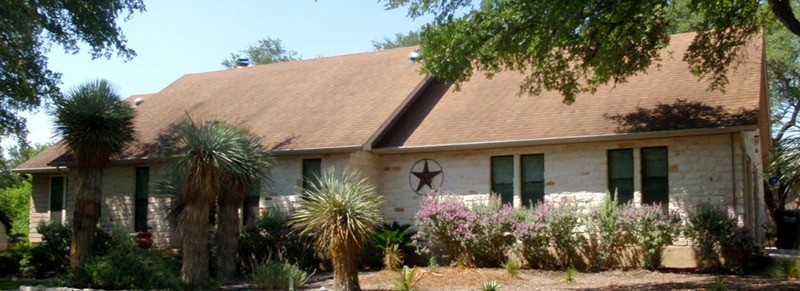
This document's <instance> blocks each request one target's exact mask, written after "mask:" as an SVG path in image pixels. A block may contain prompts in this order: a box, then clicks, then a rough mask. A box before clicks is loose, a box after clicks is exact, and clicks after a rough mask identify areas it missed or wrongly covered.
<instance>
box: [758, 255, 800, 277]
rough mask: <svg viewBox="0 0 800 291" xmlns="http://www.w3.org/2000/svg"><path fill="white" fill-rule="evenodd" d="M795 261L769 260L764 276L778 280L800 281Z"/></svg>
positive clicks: (783, 259)
mask: <svg viewBox="0 0 800 291" xmlns="http://www.w3.org/2000/svg"><path fill="white" fill-rule="evenodd" d="M798 270H800V268H798V263H797V260H795V259H791V258H770V259H769V265H768V266H767V268H766V275H768V276H770V277H772V278H780V279H800V272H798Z"/></svg>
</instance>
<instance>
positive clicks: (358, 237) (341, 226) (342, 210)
mask: <svg viewBox="0 0 800 291" xmlns="http://www.w3.org/2000/svg"><path fill="white" fill-rule="evenodd" d="M381 204H383V200H382V198H381V196H379V195H378V194H377V193H376V192H375V186H374V185H372V184H371V183H369V181H368V180H367V179H366V178H363V177H361V176H360V174H359V173H358V172H357V171H350V170H344V171H342V172H337V171H336V169H335V168H333V167H331V168H326V169H324V170H323V171H322V173H321V175H320V176H319V177H318V178H317V179H316V182H315V183H314V185H313V187H311V189H310V190H305V191H304V192H303V193H302V195H301V198H300V200H299V201H298V202H297V210H296V212H295V214H294V216H293V218H292V221H291V225H292V228H293V229H295V230H296V231H298V232H299V233H300V234H302V235H311V236H313V237H314V239H315V244H316V245H317V247H318V248H319V249H321V250H324V253H325V255H326V256H327V257H328V258H329V259H330V260H331V263H332V264H333V278H334V283H333V288H334V289H336V290H358V289H360V286H359V284H358V265H357V263H358V256H359V254H360V253H361V252H362V251H363V249H364V246H365V245H366V244H367V241H368V240H369V238H370V237H371V236H372V235H373V234H374V233H375V231H376V230H377V228H378V227H379V226H380V225H381V223H382V222H383V217H382V214H381Z"/></svg>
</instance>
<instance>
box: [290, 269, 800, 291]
mask: <svg viewBox="0 0 800 291" xmlns="http://www.w3.org/2000/svg"><path fill="white" fill-rule="evenodd" d="M420 271H422V273H423V274H424V275H423V277H422V279H421V280H420V281H419V283H418V285H417V287H418V288H419V289H420V290H479V289H478V288H479V287H480V285H481V283H483V282H486V281H491V280H496V281H497V282H498V283H499V284H500V285H502V287H501V290H606V289H614V290H698V289H700V290H704V289H705V290H707V289H711V288H714V287H717V286H718V284H719V283H718V280H719V278H722V284H723V285H724V286H725V288H727V290H800V281H798V280H784V279H772V278H767V277H761V276H734V275H724V276H715V275H709V274H698V273H692V272H686V271H672V270H670V271H658V272H653V271H647V270H628V271H621V270H614V271H605V272H596V273H577V274H576V275H575V277H574V282H573V283H564V282H563V279H564V277H565V275H564V274H565V273H564V272H558V271H542V270H520V271H519V275H518V277H517V278H511V277H509V275H508V273H507V272H506V271H505V270H504V269H460V268H450V267H440V268H437V269H435V270H431V269H428V268H421V269H420ZM317 278H318V279H320V280H319V281H316V282H314V283H311V284H309V285H306V286H305V287H306V288H308V289H319V288H320V287H326V289H329V288H330V286H331V285H332V284H333V278H331V276H330V275H321V276H319V277H317ZM395 278H398V274H397V272H391V271H376V272H361V273H360V274H359V280H360V283H361V288H362V289H364V290H389V289H390V286H391V283H390V282H391V281H392V280H393V279H395Z"/></svg>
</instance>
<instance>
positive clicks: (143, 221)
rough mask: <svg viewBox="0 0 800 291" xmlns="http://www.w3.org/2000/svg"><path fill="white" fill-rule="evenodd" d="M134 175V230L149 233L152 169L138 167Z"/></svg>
mask: <svg viewBox="0 0 800 291" xmlns="http://www.w3.org/2000/svg"><path fill="white" fill-rule="evenodd" d="M134 175H135V177H134V200H133V201H134V202H133V203H134V207H133V209H134V210H133V211H134V213H133V228H134V231H136V232H143V231H148V225H147V219H148V212H149V211H148V210H149V204H150V201H149V198H150V167H136V168H135V169H134Z"/></svg>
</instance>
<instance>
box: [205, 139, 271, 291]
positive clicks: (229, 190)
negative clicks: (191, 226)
mask: <svg viewBox="0 0 800 291" xmlns="http://www.w3.org/2000/svg"><path fill="white" fill-rule="evenodd" d="M238 135H239V136H238V137H237V140H238V143H239V144H238V147H237V149H236V151H235V152H234V153H232V155H231V156H233V155H237V156H236V157H234V158H233V159H235V160H238V161H239V162H238V166H237V167H236V168H235V170H236V171H234V172H230V171H229V172H225V173H223V175H222V176H221V182H220V184H221V185H222V187H220V189H219V193H218V194H217V207H218V209H219V213H218V223H217V236H216V239H217V243H216V247H217V256H216V260H217V262H216V267H217V268H216V271H217V272H216V275H217V280H218V281H220V282H224V281H225V280H227V279H228V278H231V277H232V276H233V275H234V274H235V272H236V263H237V258H236V254H237V253H238V250H239V236H240V234H241V225H242V221H241V220H240V216H239V209H240V208H242V205H244V201H245V197H246V196H247V194H248V193H251V192H253V191H259V190H260V189H261V186H263V183H264V182H265V181H267V179H268V173H269V169H270V168H271V167H272V161H271V160H272V154H271V152H270V150H269V149H267V148H266V147H264V146H263V145H262V144H261V139H260V138H258V137H257V136H255V135H253V134H251V133H250V132H248V131H245V130H242V129H239V130H238ZM243 211H244V210H243Z"/></svg>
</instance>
